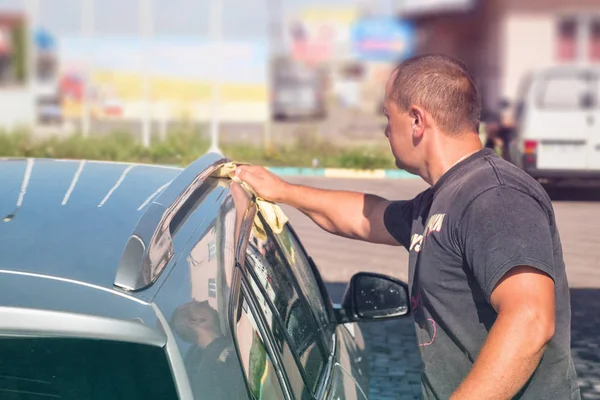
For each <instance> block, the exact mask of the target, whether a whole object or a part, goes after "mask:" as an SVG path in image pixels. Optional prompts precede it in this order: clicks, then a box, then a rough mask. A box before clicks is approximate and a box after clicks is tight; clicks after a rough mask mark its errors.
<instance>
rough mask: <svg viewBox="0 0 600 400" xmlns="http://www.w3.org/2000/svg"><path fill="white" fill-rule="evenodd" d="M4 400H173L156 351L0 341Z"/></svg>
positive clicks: (76, 342) (79, 342)
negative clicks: (151, 399)
mask: <svg viewBox="0 0 600 400" xmlns="http://www.w3.org/2000/svg"><path fill="white" fill-rule="evenodd" d="M0 354H1V355H2V356H1V357H0V398H2V399H31V400H34V399H40V400H42V399H58V398H60V399H73V400H75V399H140V400H141V399H150V398H153V399H165V400H169V399H177V392H176V389H175V384H174V380H173V376H172V374H171V370H170V368H169V363H168V361H167V356H166V354H165V352H164V350H163V349H162V348H160V347H154V346H147V345H141V344H134V343H123V342H117V341H107V340H90V339H72V338H68V339H67V338H24V337H19V338H6V337H5V338H2V339H0Z"/></svg>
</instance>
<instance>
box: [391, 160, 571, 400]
mask: <svg viewBox="0 0 600 400" xmlns="http://www.w3.org/2000/svg"><path fill="white" fill-rule="evenodd" d="M385 225H386V227H387V229H388V231H389V232H390V233H391V234H392V235H393V236H394V237H395V238H396V240H398V242H400V243H401V244H402V245H403V246H404V247H406V248H407V249H408V251H409V285H410V295H411V306H412V310H413V316H414V321H415V328H416V333H417V340H418V345H419V350H420V353H421V357H422V359H423V364H424V371H423V375H422V388H423V395H424V397H425V399H447V398H449V397H450V396H451V395H452V393H453V392H454V391H455V390H456V388H457V387H458V386H459V385H460V383H461V382H462V381H463V380H464V379H465V377H466V376H467V374H468V373H469V371H470V370H471V368H472V366H473V363H474V361H475V359H476V358H477V355H478V354H479V351H480V350H481V347H482V346H483V343H484V342H485V340H486V338H487V336H488V332H489V331H490V329H491V327H492V325H493V323H494V321H495V319H496V316H497V314H496V312H495V310H494V309H493V308H492V306H491V305H490V295H491V293H492V291H493V289H494V287H495V285H496V284H497V283H498V282H499V280H500V278H502V276H503V275H504V274H506V272H508V271H509V270H510V269H511V268H513V267H516V266H519V265H528V266H532V267H535V268H537V269H539V270H541V271H543V272H545V273H547V274H548V275H549V276H550V277H551V278H552V279H553V280H554V283H555V294H556V329H555V334H554V337H553V339H552V341H551V342H550V344H549V345H548V347H547V349H546V351H545V353H544V355H543V358H542V361H541V362H540V364H539V366H538V368H537V370H536V371H535V372H534V374H533V375H532V377H531V379H530V380H529V382H528V383H527V384H526V386H525V387H524V388H523V390H522V391H521V393H520V394H519V395H518V396H517V397H516V398H518V399H580V393H579V389H578V386H577V378H576V373H575V368H574V365H573V361H572V357H571V350H570V343H571V306H570V295H569V287H568V283H567V276H566V273H565V263H564V261H563V253H562V247H561V242H560V237H559V234H558V230H557V227H556V221H555V218H554V211H553V208H552V203H551V201H550V199H549V197H548V195H547V194H546V192H545V191H544V190H543V188H542V187H541V185H540V184H539V183H538V182H536V181H535V180H534V179H532V178H531V177H529V176H528V175H527V174H526V173H524V172H523V171H521V170H520V169H518V168H517V167H515V166H513V165H512V164H510V163H508V162H506V161H505V160H503V159H502V158H501V157H499V156H497V155H496V154H495V153H494V152H493V151H492V150H489V149H484V150H481V151H479V152H477V153H475V154H474V155H472V156H470V157H469V158H467V159H465V160H463V161H462V162H460V163H458V164H457V165H455V166H454V167H453V168H452V169H450V170H449V171H448V172H447V173H446V174H444V176H442V177H441V179H440V180H439V181H438V182H437V183H436V184H435V186H433V187H432V188H430V189H427V190H426V191H424V192H423V193H421V194H419V195H418V196H417V197H415V198H414V199H413V200H409V201H397V202H394V203H392V204H391V205H390V206H389V207H388V209H387V210H386V212H385ZM517 295H518V294H517Z"/></svg>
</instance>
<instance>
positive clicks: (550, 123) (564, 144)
mask: <svg viewBox="0 0 600 400" xmlns="http://www.w3.org/2000/svg"><path fill="white" fill-rule="evenodd" d="M591 90H592V79H591V76H590V74H589V73H588V72H586V71H584V70H579V69H565V70H560V71H552V72H547V73H545V74H542V75H540V76H538V78H537V79H536V84H535V85H534V86H533V91H532V92H531V93H530V95H531V97H530V99H529V101H530V102H531V103H533V107H530V113H529V118H528V120H527V123H526V126H525V135H524V137H523V139H524V140H525V141H534V142H535V143H536V144H537V168H539V169H542V170H544V169H546V170H585V169H587V168H588V153H589V148H590V139H591V132H592V128H591V125H590V120H589V118H590V115H591V114H590V99H591V95H592V93H591Z"/></svg>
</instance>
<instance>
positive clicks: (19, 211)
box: [0, 159, 181, 290]
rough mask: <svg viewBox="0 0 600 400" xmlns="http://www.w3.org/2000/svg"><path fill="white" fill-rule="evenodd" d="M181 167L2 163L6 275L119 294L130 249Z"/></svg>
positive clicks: (0, 209)
mask: <svg viewBox="0 0 600 400" xmlns="http://www.w3.org/2000/svg"><path fill="white" fill-rule="evenodd" d="M180 171H181V168H175V167H161V166H151V165H143V164H127V163H114V162H98V161H77V160H50V159H2V160H0V182H2V187H1V189H0V193H1V195H0V237H1V238H2V240H0V254H2V257H0V271H3V272H12V273H15V272H19V273H23V274H35V275H41V276H51V277H55V278H60V279H66V280H73V281H78V282H83V283H86V284H90V285H95V286H98V287H101V288H107V289H111V290H112V289H113V282H114V279H115V274H116V271H117V266H118V264H119V260H120V257H121V254H122V252H123V249H124V247H125V244H126V243H127V240H128V239H129V237H130V235H131V233H132V231H133V230H134V228H135V226H136V224H137V222H138V220H139V219H140V217H141V216H142V215H143V213H144V210H145V208H146V207H148V205H149V204H150V202H151V200H152V199H153V198H154V197H156V196H157V195H158V193H159V192H160V191H161V190H164V189H165V188H166V186H167V185H168V184H169V182H170V181H172V180H173V179H174V178H175V177H176V176H177V175H178V174H179V173H180Z"/></svg>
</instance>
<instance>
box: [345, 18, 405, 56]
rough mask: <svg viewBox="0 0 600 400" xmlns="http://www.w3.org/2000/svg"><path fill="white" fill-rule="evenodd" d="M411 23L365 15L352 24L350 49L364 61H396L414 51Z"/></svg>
mask: <svg viewBox="0 0 600 400" xmlns="http://www.w3.org/2000/svg"><path fill="white" fill-rule="evenodd" d="M414 36H415V34H414V26H413V24H412V23H410V22H408V21H403V20H400V19H398V18H395V17H388V16H385V17H367V18H361V19H360V20H358V21H356V22H355V23H354V24H353V26H352V32H351V38H352V50H353V55H354V57H355V58H357V59H359V60H364V61H388V62H399V61H401V60H402V59H405V58H408V57H410V56H411V55H412V54H413V51H414Z"/></svg>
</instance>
